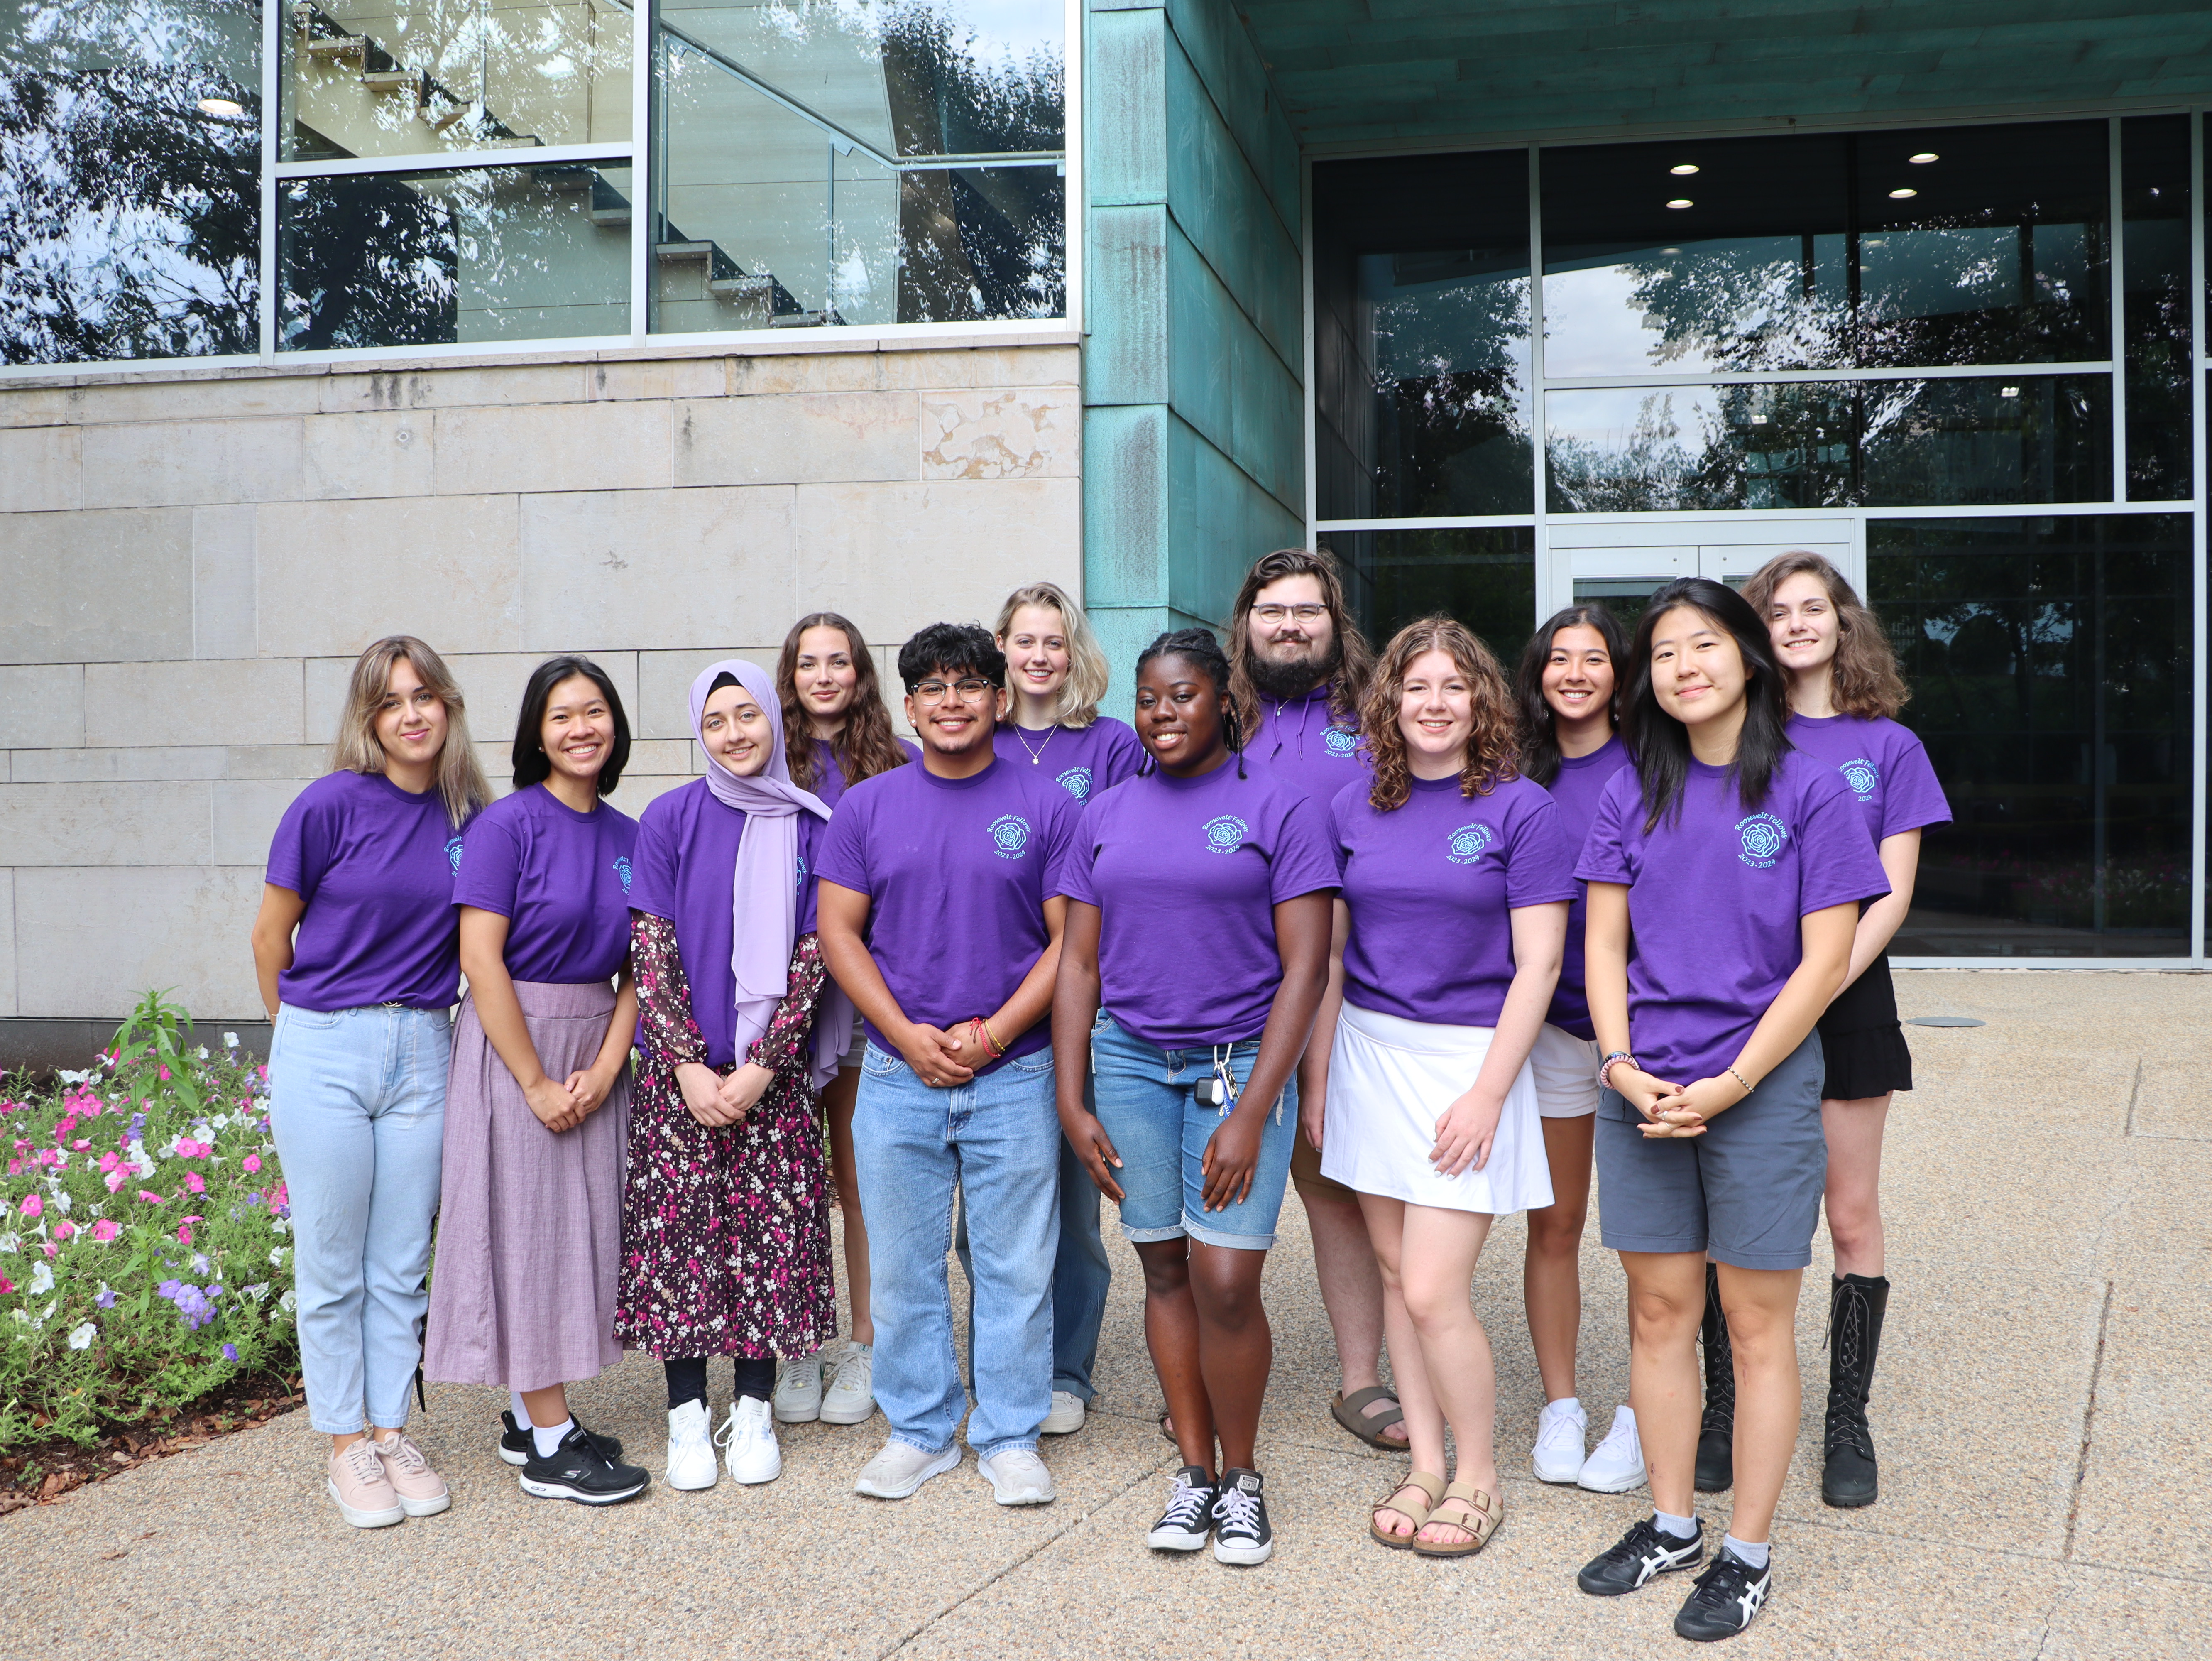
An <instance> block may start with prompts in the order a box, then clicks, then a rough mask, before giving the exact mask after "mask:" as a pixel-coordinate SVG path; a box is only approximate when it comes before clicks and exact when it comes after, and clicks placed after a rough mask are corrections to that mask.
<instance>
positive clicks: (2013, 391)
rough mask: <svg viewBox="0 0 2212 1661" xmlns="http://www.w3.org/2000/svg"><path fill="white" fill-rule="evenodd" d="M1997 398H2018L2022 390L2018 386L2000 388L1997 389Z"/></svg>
mask: <svg viewBox="0 0 2212 1661" xmlns="http://www.w3.org/2000/svg"><path fill="white" fill-rule="evenodd" d="M1997 396H1998V397H1999V398H2018V397H2019V396H2020V388H2019V387H2017V386H2000V387H1998V388H1997Z"/></svg>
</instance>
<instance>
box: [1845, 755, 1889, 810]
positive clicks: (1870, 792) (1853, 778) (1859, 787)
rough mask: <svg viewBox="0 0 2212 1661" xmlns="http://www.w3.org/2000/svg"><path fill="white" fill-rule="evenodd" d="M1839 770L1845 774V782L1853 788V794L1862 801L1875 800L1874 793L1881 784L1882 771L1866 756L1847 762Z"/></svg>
mask: <svg viewBox="0 0 2212 1661" xmlns="http://www.w3.org/2000/svg"><path fill="white" fill-rule="evenodd" d="M1840 771H1841V772H1842V773H1843V776H1844V783H1845V784H1848V785H1850V787H1851V791H1852V793H1853V794H1855V795H1857V797H1858V799H1859V800H1861V801H1872V800H1874V793H1875V790H1876V789H1877V788H1880V786H1881V769H1880V768H1879V767H1876V766H1875V764H1873V763H1872V762H1870V761H1869V760H1868V759H1867V758H1866V757H1864V756H1859V757H1855V758H1854V759H1852V760H1850V761H1847V762H1845V763H1844V764H1843V767H1842V768H1841V769H1840Z"/></svg>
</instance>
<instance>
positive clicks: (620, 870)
mask: <svg viewBox="0 0 2212 1661" xmlns="http://www.w3.org/2000/svg"><path fill="white" fill-rule="evenodd" d="M615 875H617V877H620V878H621V879H622V885H623V893H625V894H627V893H629V855H623V854H617V855H615Z"/></svg>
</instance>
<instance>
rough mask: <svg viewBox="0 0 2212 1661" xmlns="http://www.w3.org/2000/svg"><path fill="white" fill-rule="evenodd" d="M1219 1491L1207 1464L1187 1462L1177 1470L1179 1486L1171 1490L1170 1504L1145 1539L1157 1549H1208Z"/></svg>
mask: <svg viewBox="0 0 2212 1661" xmlns="http://www.w3.org/2000/svg"><path fill="white" fill-rule="evenodd" d="M1219 1494H1220V1490H1219V1488H1217V1487H1215V1485H1214V1482H1213V1478H1212V1477H1211V1476H1209V1475H1206V1470H1205V1469H1204V1467H1202V1466H1200V1465H1185V1466H1184V1467H1183V1468H1182V1469H1181V1470H1179V1471H1177V1472H1176V1477H1175V1486H1174V1487H1173V1488H1170V1489H1169V1490H1168V1508H1167V1509H1166V1510H1165V1511H1164V1512H1161V1513H1160V1520H1159V1521H1158V1522H1157V1523H1155V1524H1152V1532H1151V1533H1150V1534H1148V1535H1146V1536H1145V1543H1146V1545H1148V1546H1150V1547H1151V1548H1152V1549H1153V1550H1154V1551H1204V1550H1205V1549H1206V1535H1207V1534H1208V1533H1209V1532H1210V1531H1211V1530H1212V1527H1213V1502H1214V1500H1216V1499H1217V1498H1218V1496H1219Z"/></svg>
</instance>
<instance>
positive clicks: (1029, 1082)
mask: <svg viewBox="0 0 2212 1661" xmlns="http://www.w3.org/2000/svg"><path fill="white" fill-rule="evenodd" d="M1061 1141H1062V1138H1061V1136H1060V1116H1059V1115H1058V1114H1057V1113H1056V1112H1055V1111H1054V1109H1053V1101H1052V1052H1051V1051H1050V1050H1038V1051H1036V1053H1034V1054H1033V1055H1029V1056H1019V1057H1017V1058H1016V1059H1015V1060H1013V1061H1010V1062H1007V1063H1006V1065H1005V1066H1004V1067H1001V1068H999V1070H998V1071H997V1072H995V1073H992V1074H987V1075H985V1076H984V1077H982V1078H980V1079H977V1080H973V1081H972V1082H970V1083H968V1084H964V1085H960V1086H955V1087H954V1088H952V1089H950V1090H936V1089H933V1088H931V1087H930V1086H927V1085H926V1084H924V1083H922V1081H921V1080H920V1079H918V1078H916V1077H915V1074H914V1071H913V1069H912V1068H909V1067H908V1066H907V1064H906V1062H904V1061H903V1060H902V1059H901V1058H900V1057H899V1056H893V1055H886V1054H885V1053H884V1051H883V1050H878V1048H877V1047H876V1046H875V1045H874V1044H872V1043H871V1044H870V1045H869V1046H868V1050H867V1054H866V1056H864V1057H863V1058H862V1059H861V1062H860V1098H859V1100H858V1101H857V1102H856V1103H855V1104H854V1109H853V1162H854V1165H855V1166H856V1167H857V1175H858V1177H859V1179H860V1210H861V1213H862V1214H863V1215H865V1216H866V1219H867V1221H868V1260H869V1261H868V1267H869V1270H870V1272H871V1275H872V1287H871V1291H870V1297H869V1302H870V1304H871V1305H872V1310H873V1313H874V1315H875V1322H876V1357H875V1389H876V1402H877V1403H878V1405H879V1406H880V1407H881V1408H882V1409H883V1410H884V1419H885V1420H886V1421H888V1422H889V1423H890V1432H891V1436H892V1439H894V1440H896V1441H901V1442H906V1443H909V1444H911V1445H914V1446H915V1447H918V1448H921V1449H924V1450H926V1451H929V1452H932V1453H934V1452H937V1451H940V1450H942V1449H944V1448H946V1447H949V1446H951V1443H952V1439H953V1435H954V1433H956V1432H957V1431H958V1429H959V1428H960V1418H961V1415H962V1414H963V1412H964V1411H965V1410H966V1409H967V1405H968V1392H967V1391H966V1390H964V1389H963V1388H962V1386H961V1383H960V1363H959V1358H958V1357H957V1355H955V1354H954V1353H953V1348H952V1290H951V1277H950V1275H948V1273H947V1271H946V1269H945V1256H946V1255H947V1254H948V1253H949V1252H950V1251H951V1250H952V1208H953V1197H954V1196H955V1195H956V1194H957V1195H959V1196H961V1198H962V1199H963V1202H964V1205H965V1208H966V1210H967V1211H968V1214H969V1240H970V1242H971V1243H972V1245H973V1248H974V1258H975V1269H974V1285H975V1323H974V1329H975V1416H974V1417H973V1418H972V1419H970V1420H969V1421H968V1444H969V1446H970V1447H972V1448H974V1449H975V1451H977V1452H978V1453H980V1454H991V1453H995V1452H997V1451H1000V1449H1002V1448H1017V1447H1018V1448H1034V1447H1036V1439H1037V1427H1038V1426H1039V1425H1041V1424H1042V1423H1043V1422H1044V1415H1045V1414H1046V1413H1047V1412H1048V1411H1049V1410H1050V1409H1051V1407H1052V1278H1053V1255H1054V1251H1053V1249H1054V1244H1055V1243H1056V1241H1057V1240H1058V1238H1059V1234H1060V1143H1061Z"/></svg>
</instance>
